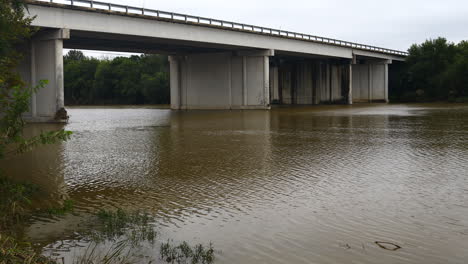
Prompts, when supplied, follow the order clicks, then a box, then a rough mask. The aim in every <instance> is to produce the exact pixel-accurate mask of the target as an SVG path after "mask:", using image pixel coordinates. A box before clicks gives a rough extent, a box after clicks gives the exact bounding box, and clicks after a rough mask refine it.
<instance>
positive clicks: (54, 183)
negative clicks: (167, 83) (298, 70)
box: [2, 105, 468, 263]
mask: <svg viewBox="0 0 468 264" xmlns="http://www.w3.org/2000/svg"><path fill="white" fill-rule="evenodd" d="M69 112H70V114H71V119H70V123H69V124H68V125H67V126H66V129H67V130H72V131H74V135H73V139H72V140H71V141H69V142H67V143H64V144H62V145H58V146H54V147H52V148H46V149H43V150H41V151H36V152H34V153H31V154H28V155H26V156H24V157H20V158H18V159H14V160H10V161H8V163H6V164H2V167H6V169H7V170H8V171H9V172H10V174H14V175H18V177H20V175H21V177H23V178H24V176H25V175H30V172H33V174H32V177H33V179H32V180H33V181H34V182H36V183H40V184H41V185H42V186H46V187H47V188H48V189H47V190H48V191H49V193H50V199H53V197H63V196H67V197H70V198H71V199H73V200H75V201H76V205H77V208H78V210H79V211H80V212H82V213H83V212H84V213H85V212H93V211H95V210H97V209H99V208H112V207H123V208H128V209H136V208H139V209H146V210H148V211H150V212H152V213H154V214H155V215H156V217H157V219H158V222H159V223H160V225H161V233H162V234H164V235H165V236H167V237H170V238H174V239H175V240H180V241H182V240H187V241H192V242H195V243H196V242H206V241H212V242H213V243H214V245H215V247H216V249H219V250H221V251H222V253H221V254H219V255H218V259H217V260H218V263H337V262H340V263H345V262H346V263H349V262H355V263H377V262H378V263H466V262H467V261H468V250H467V248H468V203H467V201H468V173H467V171H468V163H467V160H468V106H466V105H465V106H463V105H363V106H359V105H358V106H352V107H350V106H325V107H304V108H279V109H273V110H271V111H191V112H172V111H170V110H161V109H135V108H131V109H126V108H113V109H111V108H99V109H98V108H96V109H92V108H71V109H69ZM39 127H42V126H34V127H31V128H30V129H40V128H39ZM28 171H29V173H28ZM77 218H79V217H77V216H67V217H65V218H61V219H36V221H35V222H34V223H33V224H32V226H31V227H30V228H29V230H28V234H29V235H30V236H31V237H32V238H33V239H34V241H37V242H39V243H42V244H44V245H45V244H50V243H53V242H55V241H57V240H60V239H63V238H67V237H73V233H74V229H76V228H77V227H78V223H79V222H80V220H79V219H77ZM375 241H388V242H394V243H397V244H398V245H400V246H401V247H402V249H400V250H398V251H386V250H384V249H381V248H379V247H378V246H377V245H376V244H375V243H374V242H375ZM64 254H66V253H64Z"/></svg>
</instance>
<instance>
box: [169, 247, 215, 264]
mask: <svg viewBox="0 0 468 264" xmlns="http://www.w3.org/2000/svg"><path fill="white" fill-rule="evenodd" d="M160 254H161V258H162V259H163V260H164V261H166V262H167V263H177V264H182V263H192V264H197V263H203V264H211V263H213V262H214V249H213V244H211V243H210V244H209V246H208V247H207V248H205V247H204V246H203V245H202V244H198V245H196V246H195V247H191V246H190V245H189V244H188V243H187V242H185V241H184V242H182V243H181V244H180V245H178V246H174V245H172V244H171V243H170V242H169V241H167V243H163V244H161V249H160Z"/></svg>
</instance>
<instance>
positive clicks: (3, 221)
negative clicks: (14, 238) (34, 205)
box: [0, 176, 39, 231]
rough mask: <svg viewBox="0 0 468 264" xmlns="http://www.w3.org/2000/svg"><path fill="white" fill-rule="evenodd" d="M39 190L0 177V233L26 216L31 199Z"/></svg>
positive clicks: (27, 184) (32, 186)
mask: <svg viewBox="0 0 468 264" xmlns="http://www.w3.org/2000/svg"><path fill="white" fill-rule="evenodd" d="M38 190H39V188H38V187H37V186H35V185H33V184H29V183H17V182H14V181H12V180H10V179H8V178H6V177H1V176H0V231H2V230H3V229H6V227H7V226H9V225H13V224H16V223H18V222H19V221H21V220H23V219H24V218H25V217H26V216H27V208H28V207H29V206H30V205H31V197H32V195H33V194H34V193H36V192H37V191H38Z"/></svg>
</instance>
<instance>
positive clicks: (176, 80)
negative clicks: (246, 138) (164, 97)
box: [169, 56, 181, 110]
mask: <svg viewBox="0 0 468 264" xmlns="http://www.w3.org/2000/svg"><path fill="white" fill-rule="evenodd" d="M179 60H180V58H179V57H176V56H169V67H170V87H171V109H174V110H178V109H180V106H181V105H180V98H181V91H180V88H181V82H180V77H181V76H180V61H179Z"/></svg>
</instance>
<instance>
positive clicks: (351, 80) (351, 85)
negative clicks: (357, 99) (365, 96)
mask: <svg viewBox="0 0 468 264" xmlns="http://www.w3.org/2000/svg"><path fill="white" fill-rule="evenodd" d="M348 74H349V75H348V76H349V80H348V83H349V84H348V87H349V89H348V104H349V105H352V104H353V64H349V73H348Z"/></svg>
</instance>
